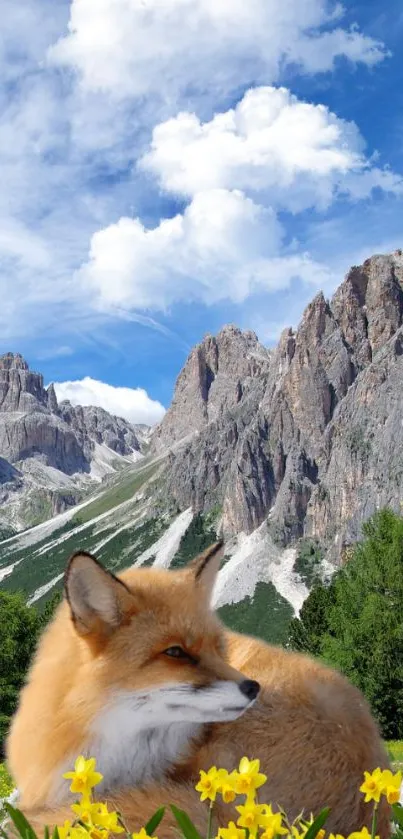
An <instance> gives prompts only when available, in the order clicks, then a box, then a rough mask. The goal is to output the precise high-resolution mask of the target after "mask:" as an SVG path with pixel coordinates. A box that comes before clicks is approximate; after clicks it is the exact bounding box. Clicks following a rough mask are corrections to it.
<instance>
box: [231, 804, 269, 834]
mask: <svg viewBox="0 0 403 839" xmlns="http://www.w3.org/2000/svg"><path fill="white" fill-rule="evenodd" d="M236 810H237V811H238V813H239V818H238V821H237V824H238V825H239V827H246V829H247V830H249V833H250V835H251V836H256V831H257V829H258V827H265V819H266V813H267V810H268V808H267V804H256V803H255V802H254V801H246V803H245V804H240V805H239V807H236Z"/></svg>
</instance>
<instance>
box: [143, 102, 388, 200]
mask: <svg viewBox="0 0 403 839" xmlns="http://www.w3.org/2000/svg"><path fill="white" fill-rule="evenodd" d="M363 149H364V141H363V139H362V137H361V135H360V133H359V131H358V128H357V126H356V125H355V124H354V123H352V122H347V121H345V120H343V119H339V118H338V117H337V116H336V115H335V114H333V113H332V112H331V111H330V110H329V109H328V108H327V107H325V106H324V105H312V104H309V103H306V102H301V101H299V100H298V99H297V97H296V96H293V95H292V94H291V92H290V91H289V90H287V89H285V88H275V87H259V88H254V89H252V90H249V91H247V93H246V94H245V96H244V97H243V99H242V100H241V101H240V102H239V103H238V104H237V105H236V107H235V108H231V109H230V110H228V111H226V112H225V113H218V114H216V115H215V116H214V117H213V119H212V120H210V121H209V122H205V123H203V122H201V120H200V119H199V118H198V117H197V116H196V114H194V113H189V112H182V113H179V114H178V116H176V117H174V118H172V119H169V120H167V121H165V122H162V123H160V124H159V125H157V126H156V127H155V128H154V131H153V135H152V141H151V147H150V149H149V151H148V152H147V153H146V154H145V155H144V156H143V158H142V160H141V161H140V164H139V165H140V167H141V168H142V169H145V170H146V171H149V172H151V173H152V174H154V175H155V176H156V177H157V178H158V181H159V183H160V185H161V186H162V188H163V189H164V190H166V191H168V192H172V193H175V194H177V195H184V196H194V195H195V194H196V193H198V192H199V191H200V190H203V189H217V188H224V189H234V188H237V189H241V190H244V191H252V192H257V193H262V194H265V197H266V199H267V200H268V202H269V203H270V205H271V206H274V207H280V208H282V209H288V210H291V211H293V212H299V211H301V210H304V209H307V208H309V207H312V206H315V207H317V208H319V209H323V208H325V207H327V206H329V204H330V203H331V201H332V200H333V198H334V196H335V195H337V194H338V193H346V194H350V195H352V196H353V197H357V198H358V197H359V198H364V197H367V196H368V195H369V194H370V193H371V191H372V190H373V189H374V188H375V187H380V188H382V189H384V190H386V191H390V192H402V191H403V180H402V179H401V178H400V177H399V176H397V175H395V174H394V173H393V172H391V171H389V170H381V169H379V168H377V167H374V166H372V164H371V162H370V161H368V160H367V159H366V157H365V155H364V153H363Z"/></svg>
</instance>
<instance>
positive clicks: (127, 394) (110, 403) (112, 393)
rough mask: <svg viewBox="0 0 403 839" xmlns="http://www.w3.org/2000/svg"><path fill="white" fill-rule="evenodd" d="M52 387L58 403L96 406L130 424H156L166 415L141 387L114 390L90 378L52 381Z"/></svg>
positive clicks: (160, 406)
mask: <svg viewBox="0 0 403 839" xmlns="http://www.w3.org/2000/svg"><path fill="white" fill-rule="evenodd" d="M54 386H55V391H56V396H57V398H58V400H59V401H60V402H61V401H62V400H63V399H69V400H70V402H71V403H72V404H73V405H95V406H96V407H98V408H104V409H105V411H108V412H109V413H110V414H114V415H116V416H118V417H124V418H125V419H127V420H129V422H132V423H144V424H146V425H155V423H157V422H159V421H160V420H161V419H162V417H163V416H164V413H165V408H164V407H163V405H161V403H160V402H157V401H156V400H154V399H150V397H149V396H148V393H147V391H145V390H143V388H140V387H137V388H130V387H114V386H113V385H108V384H106V382H99V381H97V379H92V378H91V377H90V376H85V378H84V379H81V380H79V381H75V382H54Z"/></svg>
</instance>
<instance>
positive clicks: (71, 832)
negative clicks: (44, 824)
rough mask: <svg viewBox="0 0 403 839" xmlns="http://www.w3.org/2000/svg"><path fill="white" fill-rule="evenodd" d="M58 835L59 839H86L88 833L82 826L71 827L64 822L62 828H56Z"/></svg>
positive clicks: (69, 823)
mask: <svg viewBox="0 0 403 839" xmlns="http://www.w3.org/2000/svg"><path fill="white" fill-rule="evenodd" d="M57 830H58V834H59V837H60V839H88V833H87V831H86V829H85V827H82V825H80V824H77V825H72V823H71V822H70V821H65V823H64V825H63V826H62V827H58V828H57Z"/></svg>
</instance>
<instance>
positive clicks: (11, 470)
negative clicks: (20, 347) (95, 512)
mask: <svg viewBox="0 0 403 839" xmlns="http://www.w3.org/2000/svg"><path fill="white" fill-rule="evenodd" d="M141 436H143V437H145V436H146V433H145V432H144V431H141V430H140V432H139V435H137V433H136V430H135V428H134V427H133V426H132V425H131V424H130V423H129V422H127V421H126V420H124V419H122V418H120V417H113V416H111V415H110V414H108V413H107V411H104V410H103V409H102V408H91V407H88V408H82V407H80V406H78V407H76V406H72V405H71V404H70V403H69V402H62V403H61V404H60V405H59V404H58V401H57V397H56V392H55V389H54V387H53V385H50V386H49V387H48V388H47V389H46V388H45V387H44V382H43V377H42V376H41V375H40V374H39V373H35V372H33V371H31V370H30V369H29V367H28V364H27V362H26V361H25V360H24V359H23V358H22V356H21V355H19V354H15V355H14V354H13V353H6V354H5V355H3V356H1V357H0V485H1V491H0V505H1V513H2V514H3V515H5V516H6V518H7V514H8V513H7V505H8V504H9V505H11V506H13V505H14V506H15V507H16V508H18V510H19V511H20V510H21V509H25V508H26V507H27V506H28V507H29V508H30V509H31V508H32V505H33V504H34V505H36V502H37V501H38V499H39V500H40V502H41V503H40V505H39V506H40V508H41V509H43V510H44V511H46V515H49V516H50V515H56V513H57V512H60V511H62V510H64V509H66V507H68V506H71V505H74V504H76V503H77V501H78V500H80V499H81V497H82V489H83V487H82V482H81V483H80V479H81V478H85V481H86V482H87V484H90V483H91V480H92V465H93V461H94V460H97V458H98V459H99V450H97V446H103V447H106V448H107V450H110V452H111V454H115V455H116V464H118V458H119V457H121V456H123V457H131V456H132V455H133V453H134V452H136V453H139V452H140V442H139V437H141ZM107 460H108V467H107V471H111V469H113V466H111V463H113V457H112V458H111V457H108V458H107ZM123 462H124V461H123ZM49 470H51V471H49ZM99 471H100V470H99V469H98V472H99ZM101 473H102V469H101ZM66 477H67V478H70V479H71V481H70V482H69V481H68V480H67V483H66ZM36 491H37V496H35V492H36ZM28 497H29V498H31V499H32V502H31V501H30V503H29V504H28V503H27V499H28ZM38 504H39V501H38ZM13 515H14V513H13ZM24 515H25V513H24V514H22V515H20V512H17V513H15V516H14V518H15V520H14V519H13V521H12V523H13V524H14V525H16V526H17V527H23V526H24V525H25V524H26V523H30V519H29V517H28V519H27V521H25V520H24ZM44 515H45V513H44ZM35 521H36V519H35Z"/></svg>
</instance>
